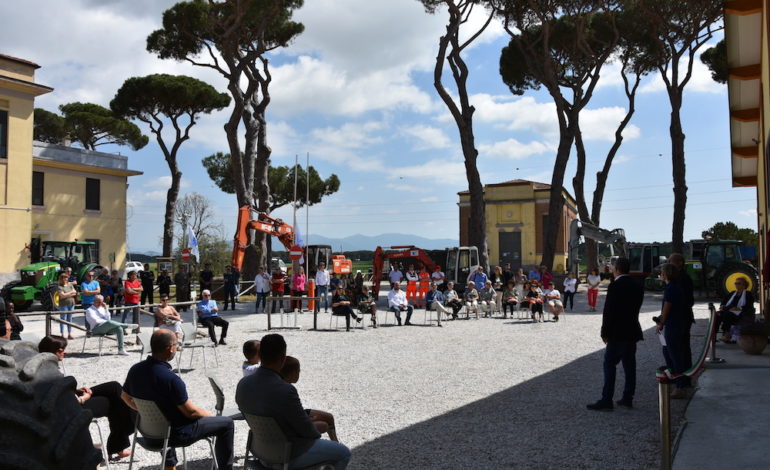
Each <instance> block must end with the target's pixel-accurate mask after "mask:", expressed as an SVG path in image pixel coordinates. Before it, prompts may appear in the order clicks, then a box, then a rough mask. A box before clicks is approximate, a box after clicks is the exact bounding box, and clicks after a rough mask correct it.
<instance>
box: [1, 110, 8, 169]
mask: <svg viewBox="0 0 770 470" xmlns="http://www.w3.org/2000/svg"><path fill="white" fill-rule="evenodd" d="M0 158H8V111H5V110H2V109H0Z"/></svg>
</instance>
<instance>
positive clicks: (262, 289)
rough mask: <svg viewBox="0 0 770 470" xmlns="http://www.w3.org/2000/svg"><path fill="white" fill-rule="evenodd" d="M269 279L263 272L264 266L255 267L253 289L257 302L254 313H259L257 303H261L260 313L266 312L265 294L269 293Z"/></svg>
mask: <svg viewBox="0 0 770 470" xmlns="http://www.w3.org/2000/svg"><path fill="white" fill-rule="evenodd" d="M270 284H271V279H270V275H269V274H267V273H266V272H265V268H263V267H262V266H260V267H259V268H257V275H256V276H255V277H254V291H255V292H256V294H257V304H256V306H255V307H254V313H259V304H260V303H261V304H262V313H267V295H268V294H269V293H270Z"/></svg>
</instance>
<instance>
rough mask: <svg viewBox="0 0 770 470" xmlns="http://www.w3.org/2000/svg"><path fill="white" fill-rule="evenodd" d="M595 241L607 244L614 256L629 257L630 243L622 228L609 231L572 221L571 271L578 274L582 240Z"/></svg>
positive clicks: (570, 234) (569, 261)
mask: <svg viewBox="0 0 770 470" xmlns="http://www.w3.org/2000/svg"><path fill="white" fill-rule="evenodd" d="M581 237H583V238H584V239H588V240H595V241H597V242H600V243H606V244H607V245H609V246H610V250H611V252H612V256H613V257H614V256H623V257H628V242H627V241H626V232H625V231H624V230H623V229H622V228H616V229H613V230H607V229H603V228H600V227H597V226H595V225H591V224H589V223H587V222H581V221H580V220H578V219H575V220H573V221H572V223H571V224H570V226H569V257H568V266H569V268H568V269H569V271H570V272H572V273H575V276H577V274H578V266H579V262H580V258H579V256H578V246H579V245H580V238H581Z"/></svg>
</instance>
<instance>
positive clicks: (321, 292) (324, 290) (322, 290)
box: [315, 286, 329, 312]
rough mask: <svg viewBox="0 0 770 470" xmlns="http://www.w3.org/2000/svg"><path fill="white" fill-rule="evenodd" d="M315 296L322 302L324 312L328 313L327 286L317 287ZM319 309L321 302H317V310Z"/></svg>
mask: <svg viewBox="0 0 770 470" xmlns="http://www.w3.org/2000/svg"><path fill="white" fill-rule="evenodd" d="M316 289H318V291H316V294H315V295H316V296H318V297H320V298H321V299H322V300H323V301H324V312H328V311H329V286H317V287H316ZM320 309H321V301H320V300H319V301H318V310H320Z"/></svg>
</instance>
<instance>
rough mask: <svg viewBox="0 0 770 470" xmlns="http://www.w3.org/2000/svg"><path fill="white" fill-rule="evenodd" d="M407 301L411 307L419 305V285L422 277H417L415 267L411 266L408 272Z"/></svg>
mask: <svg viewBox="0 0 770 470" xmlns="http://www.w3.org/2000/svg"><path fill="white" fill-rule="evenodd" d="M405 277H406V301H407V302H408V303H409V304H410V305H416V303H417V283H418V282H419V280H420V276H418V275H417V271H415V270H414V265H413V264H410V265H409V270H408V271H407V272H406V276H405Z"/></svg>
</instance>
